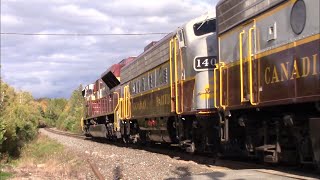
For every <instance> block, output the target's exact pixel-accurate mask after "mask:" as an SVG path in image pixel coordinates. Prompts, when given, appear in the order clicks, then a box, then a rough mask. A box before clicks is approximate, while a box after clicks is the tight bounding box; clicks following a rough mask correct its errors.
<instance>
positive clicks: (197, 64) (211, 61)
mask: <svg viewBox="0 0 320 180" xmlns="http://www.w3.org/2000/svg"><path fill="white" fill-rule="evenodd" d="M216 63H217V56H207V57H196V58H195V59H194V63H193V68H194V70H196V71H201V70H208V69H213V68H214V67H215V64H216Z"/></svg>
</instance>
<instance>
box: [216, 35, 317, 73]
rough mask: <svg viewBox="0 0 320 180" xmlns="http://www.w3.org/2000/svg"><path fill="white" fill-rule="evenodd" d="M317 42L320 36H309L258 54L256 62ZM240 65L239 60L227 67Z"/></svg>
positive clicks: (245, 60) (246, 60)
mask: <svg viewBox="0 0 320 180" xmlns="http://www.w3.org/2000/svg"><path fill="white" fill-rule="evenodd" d="M316 40H320V34H315V35H313V36H309V37H307V38H304V39H301V40H298V41H294V42H290V43H288V44H285V45H282V46H280V47H277V48H274V49H271V50H269V51H265V52H262V53H259V54H256V55H255V57H256V58H255V59H254V60H257V59H260V58H263V57H265V56H269V55H272V54H275V53H278V52H281V51H285V50H288V49H291V48H293V47H297V46H300V45H303V44H307V43H310V42H312V41H316ZM248 60H249V58H248V57H247V58H246V59H244V60H243V62H248ZM221 62H224V61H223V60H222V61H221ZM239 64H240V60H237V61H233V62H231V63H228V64H226V67H228V68H230V67H233V66H236V65H239Z"/></svg>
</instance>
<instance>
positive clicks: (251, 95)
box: [248, 25, 259, 106]
mask: <svg viewBox="0 0 320 180" xmlns="http://www.w3.org/2000/svg"><path fill="white" fill-rule="evenodd" d="M255 28H256V26H255V25H253V27H252V28H250V29H249V49H248V54H249V81H250V103H251V104H252V105H254V106H255V105H258V104H259V103H258V102H254V100H253V99H254V97H253V72H252V71H253V70H252V56H253V54H252V32H253V31H254V30H255ZM255 41H256V38H254V42H255Z"/></svg>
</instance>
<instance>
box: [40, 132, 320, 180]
mask: <svg viewBox="0 0 320 180" xmlns="http://www.w3.org/2000/svg"><path fill="white" fill-rule="evenodd" d="M45 130H47V131H49V132H51V133H54V134H59V135H63V136H68V137H73V138H77V139H82V140H85V139H90V140H94V141H95V142H99V143H106V142H107V143H108V144H112V145H115V146H118V147H127V148H132V149H139V150H145V151H149V152H153V153H157V154H164V155H168V156H170V157H171V158H174V159H177V160H184V161H194V162H196V163H198V164H204V165H207V166H209V167H210V166H221V167H226V168H229V169H231V170H245V169H249V170H251V171H256V172H258V173H263V174H269V175H273V176H277V177H279V178H280V179H281V177H282V178H287V179H290V178H291V179H299V180H307V179H320V176H319V175H317V174H314V173H313V172H311V170H310V172H309V171H308V172H303V170H305V169H303V170H297V167H284V166H277V167H271V166H268V165H263V164H258V163H257V162H253V161H252V162H244V161H240V160H228V159H219V158H215V157H208V156H206V155H200V154H192V155H191V154H188V153H185V152H184V151H182V150H181V149H180V148H176V147H168V146H163V145H159V144H149V145H148V146H141V145H136V144H124V143H120V142H115V141H110V140H106V139H93V138H88V137H86V136H84V135H79V134H74V133H69V132H63V131H59V130H54V129H50V128H45ZM87 162H88V163H89V164H90V167H91V169H92V171H93V172H94V174H95V176H96V177H97V178H98V179H99V180H102V179H104V177H103V175H102V174H101V173H100V172H99V170H98V168H97V166H96V165H95V164H94V163H93V162H91V161H90V160H89V159H88V158H87Z"/></svg>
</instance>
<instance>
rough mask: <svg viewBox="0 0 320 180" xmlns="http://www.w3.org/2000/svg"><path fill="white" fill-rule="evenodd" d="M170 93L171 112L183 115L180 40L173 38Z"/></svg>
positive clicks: (171, 44)
mask: <svg viewBox="0 0 320 180" xmlns="http://www.w3.org/2000/svg"><path fill="white" fill-rule="evenodd" d="M169 48H170V52H169V53H170V92H171V112H176V113H177V114H181V113H182V96H181V94H182V92H181V91H182V88H181V83H182V80H181V79H180V80H179V74H181V73H180V72H181V66H179V62H180V61H181V58H179V47H178V38H177V37H175V36H174V37H173V38H172V39H171V40H170V44H169Z"/></svg>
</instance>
